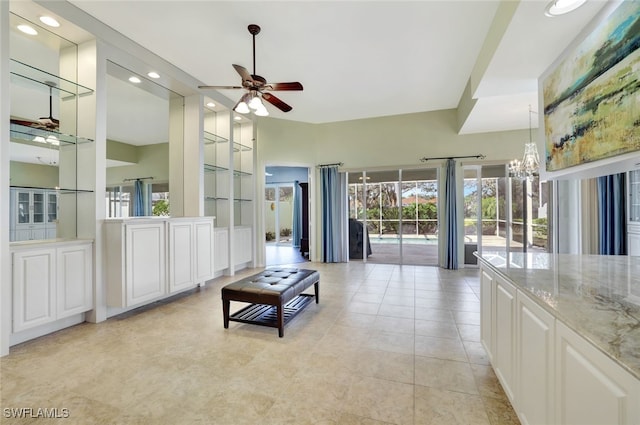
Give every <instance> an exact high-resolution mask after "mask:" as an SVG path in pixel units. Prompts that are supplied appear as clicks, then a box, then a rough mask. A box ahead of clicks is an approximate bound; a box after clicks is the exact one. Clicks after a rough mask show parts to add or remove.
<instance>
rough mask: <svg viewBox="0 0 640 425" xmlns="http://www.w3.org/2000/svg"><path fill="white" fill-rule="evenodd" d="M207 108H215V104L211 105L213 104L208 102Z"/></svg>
mask: <svg viewBox="0 0 640 425" xmlns="http://www.w3.org/2000/svg"><path fill="white" fill-rule="evenodd" d="M207 106H208V107H209V108H215V107H216V104H215V103H213V102H209V103H207Z"/></svg>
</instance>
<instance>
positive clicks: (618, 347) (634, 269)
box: [478, 251, 640, 379]
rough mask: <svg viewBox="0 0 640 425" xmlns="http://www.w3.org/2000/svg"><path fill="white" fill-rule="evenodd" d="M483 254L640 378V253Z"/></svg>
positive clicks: (495, 267)
mask: <svg viewBox="0 0 640 425" xmlns="http://www.w3.org/2000/svg"><path fill="white" fill-rule="evenodd" d="M478 258H479V259H480V263H481V264H482V265H483V266H487V267H488V268H489V269H491V270H493V271H495V272H496V273H498V274H500V275H502V276H503V277H504V278H506V279H507V280H508V281H509V282H512V283H513V284H514V285H515V286H516V287H518V288H519V289H520V290H522V291H523V292H525V293H528V294H529V295H530V296H531V298H532V299H533V300H534V301H536V302H537V303H538V304H539V305H540V306H542V307H543V308H544V309H545V310H547V311H549V312H550V313H551V314H552V315H553V316H555V317H556V318H557V319H559V320H560V321H562V322H563V323H564V324H565V325H567V326H568V327H569V328H571V329H573V330H574V331H576V332H577V333H578V334H580V335H582V336H583V337H584V338H586V339H587V340H589V341H590V342H591V343H592V344H593V345H595V346H596V347H597V348H599V349H600V350H601V351H602V352H604V353H605V354H606V355H608V356H609V357H611V358H612V359H614V360H615V361H616V362H617V363H618V364H620V365H621V366H622V367H623V368H625V369H626V370H628V371H629V372H630V373H631V374H633V375H634V376H635V377H636V378H638V379H640V257H629V256H612V255H611V256H610V255H570V254H547V253H521V252H512V253H506V252H504V251H502V252H483V254H482V256H479V257H478Z"/></svg>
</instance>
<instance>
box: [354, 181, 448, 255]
mask: <svg viewBox="0 0 640 425" xmlns="http://www.w3.org/2000/svg"><path fill="white" fill-rule="evenodd" d="M437 199H438V193H437V170H436V169H418V170H390V171H363V172H358V173H349V219H350V220H349V227H350V229H349V247H350V258H351V259H352V260H360V259H361V260H362V261H368V262H374V263H386V264H415V265H437V264H438V209H437ZM365 252H366V253H369V254H368V255H363V253H365Z"/></svg>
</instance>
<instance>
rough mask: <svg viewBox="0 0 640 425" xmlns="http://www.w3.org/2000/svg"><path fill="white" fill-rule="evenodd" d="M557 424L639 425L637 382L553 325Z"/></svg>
mask: <svg viewBox="0 0 640 425" xmlns="http://www.w3.org/2000/svg"><path fill="white" fill-rule="evenodd" d="M556 348H557V354H556V356H557V357H556V362H557V365H558V372H557V373H556V391H557V394H556V396H557V400H558V402H557V409H556V423H558V424H580V425H589V424H594V425H596V424H625V425H626V424H629V425H630V424H638V423H640V382H639V381H638V380H637V379H635V378H634V377H632V376H631V375H630V374H629V373H628V372H627V371H625V370H623V369H622V368H621V367H620V366H618V365H617V364H615V363H614V362H612V361H611V359H610V358H608V357H607V356H605V355H604V354H603V353H602V352H601V351H599V350H598V349H596V348H595V347H593V346H592V345H591V344H589V343H588V342H587V341H586V340H585V339H584V338H582V337H581V336H579V335H578V334H576V333H575V332H574V331H572V330H571V329H569V328H568V327H567V326H565V325H564V324H562V323H560V322H556Z"/></svg>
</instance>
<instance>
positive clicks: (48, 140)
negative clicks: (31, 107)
mask: <svg viewBox="0 0 640 425" xmlns="http://www.w3.org/2000/svg"><path fill="white" fill-rule="evenodd" d="M12 121H13V120H12ZM33 125H37V123H35V122H34V124H33ZM43 127H44V126H43ZM43 127H33V126H30V125H26V124H20V123H17V122H11V124H10V127H9V130H10V137H11V141H13V142H19V143H27V144H32V145H33V146H41V147H46V148H49V149H58V148H59V147H60V145H76V144H80V143H92V142H93V140H91V139H87V138H85V137H77V136H74V135H71V134H64V133H60V132H59V131H57V130H52V129H48V128H43Z"/></svg>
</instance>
